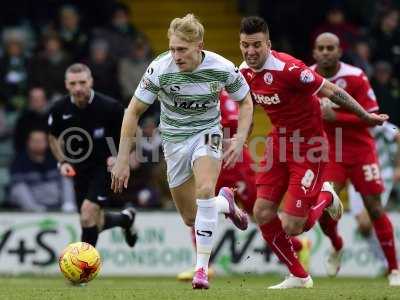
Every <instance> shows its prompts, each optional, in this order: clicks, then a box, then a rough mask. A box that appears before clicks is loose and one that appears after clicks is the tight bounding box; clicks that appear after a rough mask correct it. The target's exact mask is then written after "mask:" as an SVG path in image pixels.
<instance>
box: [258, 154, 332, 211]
mask: <svg viewBox="0 0 400 300" xmlns="http://www.w3.org/2000/svg"><path fill="white" fill-rule="evenodd" d="M274 148H275V147H274ZM271 154H272V155H271ZM271 154H269V153H266V155H265V158H264V160H262V161H261V163H260V165H259V170H258V172H257V175H256V185H257V198H263V199H266V200H269V201H272V202H275V203H276V204H278V205H279V204H280V202H281V201H282V198H283V196H284V195H285V193H286V192H287V194H286V195H285V198H284V200H283V201H284V206H283V210H284V212H285V213H287V214H289V215H292V216H297V217H306V216H307V215H308V212H309V210H310V208H311V206H312V205H313V204H314V203H315V201H316V200H317V198H318V195H319V193H320V191H321V188H322V184H323V173H324V169H325V166H326V162H323V161H321V160H320V161H318V162H310V161H308V160H307V159H306V158H304V162H295V161H294V160H293V159H292V158H291V157H290V155H291V154H290V153H287V155H286V156H287V159H286V161H283V162H281V161H280V160H279V150H277V149H274V151H273V153H271Z"/></svg>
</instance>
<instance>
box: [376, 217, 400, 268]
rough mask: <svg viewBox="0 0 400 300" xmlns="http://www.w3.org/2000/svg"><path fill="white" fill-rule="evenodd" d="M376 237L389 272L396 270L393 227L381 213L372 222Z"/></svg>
mask: <svg viewBox="0 0 400 300" xmlns="http://www.w3.org/2000/svg"><path fill="white" fill-rule="evenodd" d="M372 223H373V225H374V228H375V233H376V236H377V238H378V240H379V243H380V244H381V247H382V251H383V253H384V254H385V257H386V260H387V262H388V266H389V272H390V271H392V270H396V269H397V268H398V265H397V259H396V247H395V243H394V235H393V226H392V222H390V220H389V218H388V217H387V215H386V213H383V214H382V215H381V216H380V217H379V218H378V219H376V220H374V221H373V222H372Z"/></svg>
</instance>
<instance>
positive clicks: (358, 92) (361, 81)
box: [351, 72, 379, 112]
mask: <svg viewBox="0 0 400 300" xmlns="http://www.w3.org/2000/svg"><path fill="white" fill-rule="evenodd" d="M355 86H356V87H357V88H356V89H355V90H354V93H353V94H352V95H351V96H353V98H354V99H356V100H357V101H358V103H360V105H361V106H362V107H363V108H364V109H365V110H366V111H368V112H376V111H378V110H379V105H378V102H377V101H376V96H375V93H374V90H373V89H372V88H371V85H370V83H369V80H368V78H367V76H366V75H365V74H364V72H363V73H361V75H360V76H358V77H357V84H356V85H355Z"/></svg>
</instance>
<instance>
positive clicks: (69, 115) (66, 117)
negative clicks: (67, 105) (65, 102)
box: [62, 114, 72, 120]
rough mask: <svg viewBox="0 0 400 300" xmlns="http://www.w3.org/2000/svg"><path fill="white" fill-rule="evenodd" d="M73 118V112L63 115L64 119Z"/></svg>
mask: <svg viewBox="0 0 400 300" xmlns="http://www.w3.org/2000/svg"><path fill="white" fill-rule="evenodd" d="M71 118H72V115H71V114H68V115H66V114H64V115H62V119H63V120H68V119H71Z"/></svg>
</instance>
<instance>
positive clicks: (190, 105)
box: [174, 101, 210, 110]
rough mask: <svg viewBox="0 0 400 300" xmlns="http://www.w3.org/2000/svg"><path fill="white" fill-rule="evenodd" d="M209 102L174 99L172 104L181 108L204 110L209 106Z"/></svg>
mask: <svg viewBox="0 0 400 300" xmlns="http://www.w3.org/2000/svg"><path fill="white" fill-rule="evenodd" d="M209 104H210V102H209V101H205V102H199V101H182V102H178V101H174V106H175V107H179V108H183V109H192V110H204V109H207V108H208V107H209Z"/></svg>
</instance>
